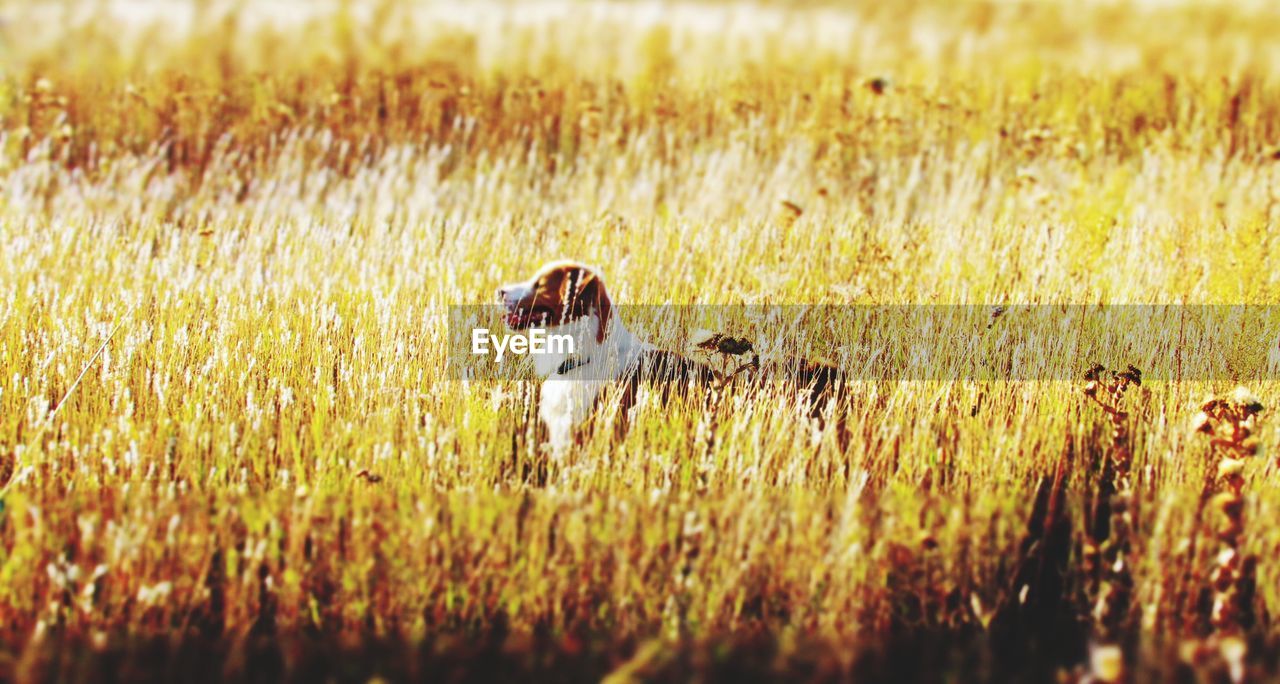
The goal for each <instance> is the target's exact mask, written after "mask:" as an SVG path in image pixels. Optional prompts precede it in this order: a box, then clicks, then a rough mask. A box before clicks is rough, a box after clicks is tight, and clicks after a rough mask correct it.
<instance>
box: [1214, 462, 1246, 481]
mask: <svg viewBox="0 0 1280 684" xmlns="http://www.w3.org/2000/svg"><path fill="white" fill-rule="evenodd" d="M1242 472H1244V461H1242V460H1240V459H1238V458H1224V459H1222V461H1220V462H1219V463H1218V478H1219V479H1223V480H1227V479H1231V478H1235V477H1240V474H1241V473H1242Z"/></svg>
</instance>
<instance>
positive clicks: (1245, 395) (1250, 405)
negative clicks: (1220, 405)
mask: <svg viewBox="0 0 1280 684" xmlns="http://www.w3.org/2000/svg"><path fill="white" fill-rule="evenodd" d="M1231 404H1232V405H1233V406H1235V407H1236V408H1239V409H1243V410H1244V412H1245V413H1246V414H1253V413H1260V412H1261V411H1262V400H1261V399H1259V398H1258V396H1257V395H1256V394H1254V393H1253V392H1251V391H1250V390H1249V388H1247V387H1245V386H1243V385H1241V386H1240V387H1237V388H1236V389H1235V391H1233V392H1232V393H1231Z"/></svg>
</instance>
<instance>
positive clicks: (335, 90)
mask: <svg viewBox="0 0 1280 684" xmlns="http://www.w3.org/2000/svg"><path fill="white" fill-rule="evenodd" d="M0 8H2V9H0V18H2V19H3V21H4V23H3V28H0V56H2V57H3V60H4V61H3V64H4V66H3V71H0V233H2V234H3V240H0V250H2V253H0V360H2V362H0V368H2V370H3V372H0V446H2V447H3V451H2V452H0V458H2V459H3V461H2V462H0V476H3V477H0V480H2V481H3V483H4V484H3V485H2V486H3V487H4V493H3V499H2V501H3V512H2V513H0V516H2V517H0V678H6V679H8V678H44V677H51V676H65V677H70V678H80V677H87V676H90V675H91V674H92V671H93V668H95V667H100V666H101V667H116V666H121V667H126V668H143V669H144V668H146V667H148V666H151V665H154V664H155V663H156V662H157V660H156V659H157V658H162V659H163V662H165V663H167V665H164V667H168V668H170V669H169V670H168V671H169V672H170V673H175V672H179V671H181V672H203V673H205V674H209V673H225V674H228V675H231V676H237V675H244V674H246V673H252V672H266V673H273V672H274V673H280V674H283V673H286V672H287V673H291V675H292V676H296V677H299V678H306V677H307V676H308V674H307V673H309V672H312V673H314V672H315V671H316V670H315V669H309V668H326V667H327V668H336V670H335V671H341V672H347V673H348V674H349V675H350V676H357V675H359V676H368V675H370V674H382V675H384V676H395V675H397V674H399V675H403V676H412V675H416V676H422V675H424V674H429V673H434V672H453V673H455V674H456V673H462V674H464V675H472V676H484V675H487V674H493V673H494V672H504V673H507V674H508V675H510V674H511V673H513V672H542V673H547V672H551V671H558V672H561V673H564V672H571V673H576V674H577V675H578V676H599V675H602V674H604V673H607V672H610V671H614V670H618V671H619V674H621V675H628V676H638V677H646V676H649V677H652V676H659V677H660V676H669V677H684V676H690V675H691V674H693V673H702V674H710V675H715V674H720V675H723V676H728V675H729V674H732V673H734V672H736V671H738V669H741V670H745V671H751V672H755V673H769V672H775V673H777V672H781V671H783V670H786V671H796V670H794V668H800V667H806V668H811V671H813V672H815V673H818V675H819V676H826V675H832V676H835V675H840V674H849V673H863V672H866V673H879V674H881V675H885V674H895V675H902V676H912V675H916V676H923V677H934V676H939V675H940V674H942V673H946V672H953V673H957V674H959V675H960V676H967V677H984V676H1018V675H1028V674H1032V675H1040V676H1048V675H1049V674H1052V673H1056V672H1059V671H1063V672H1068V673H1070V672H1072V671H1075V670H1074V669H1075V668H1087V667H1089V665H1088V653H1087V648H1088V645H1089V643H1090V642H1091V641H1092V640H1094V639H1095V638H1101V637H1100V636H1099V635H1095V634H1093V633H1092V632H1091V631H1090V630H1091V627H1090V624H1089V620H1090V618H1089V616H1090V612H1091V611H1092V609H1093V605H1094V601H1093V599H1094V597H1093V596H1091V589H1090V588H1089V587H1088V586H1087V584H1088V577H1087V576H1086V573H1085V572H1084V570H1083V568H1084V567H1085V565H1084V560H1083V556H1084V545H1085V544H1087V543H1089V541H1090V539H1091V537H1090V536H1089V534H1090V532H1089V531H1088V529H1087V521H1086V516H1087V511H1088V510H1089V508H1090V505H1091V504H1092V503H1094V502H1095V501H1096V500H1097V497H1098V492H1099V491H1102V489H1101V488H1103V487H1104V486H1105V484H1104V482H1105V476H1104V473H1103V470H1104V466H1105V463H1106V462H1107V459H1108V456H1107V453H1108V450H1110V449H1111V448H1112V445H1111V437H1110V435H1109V432H1108V427H1109V426H1108V421H1107V419H1106V417H1105V416H1103V415H1102V414H1101V413H1099V412H1098V411H1096V410H1095V409H1094V408H1093V407H1091V406H1090V405H1089V403H1088V401H1087V399H1086V397H1085V396H1084V395H1083V394H1081V392H1080V387H1079V386H1076V385H1075V384H1073V383H1069V382H1061V381H1043V382H1020V383H1003V382H997V383H959V382H956V383H937V382H903V383H898V384H883V383H882V384H875V383H869V384H868V385H867V386H866V387H865V388H861V389H862V390H863V391H860V392H859V393H858V396H857V398H856V399H855V401H854V410H853V415H851V416H850V419H849V428H850V430H851V431H852V432H853V434H854V435H855V436H856V437H855V440H854V446H853V448H852V450H851V452H850V453H848V454H844V455H842V454H837V453H835V444H834V440H831V439H823V438H820V437H814V435H813V432H814V431H813V428H812V426H810V425H808V424H807V423H805V422H803V421H801V420H800V419H798V418H797V417H796V416H794V415H792V412H791V411H789V410H787V407H786V405H785V402H784V400H783V398H782V397H779V398H778V401H776V402H772V403H767V404H764V405H760V404H753V405H747V404H741V403H734V401H733V400H732V398H731V399H730V400H728V401H726V402H725V403H724V404H723V405H722V406H721V408H720V409H719V410H720V411H721V412H722V413H723V414H724V415H723V416H722V417H721V418H722V419H721V420H719V421H718V424H717V426H716V430H715V439H709V438H708V436H707V433H708V427H707V426H708V424H709V423H708V421H709V418H708V417H707V416H706V415H705V414H704V413H702V412H701V411H699V410H695V408H694V406H693V405H692V404H689V405H685V404H677V405H675V406H672V407H669V408H666V409H659V408H656V407H652V406H650V407H647V408H643V409H642V411H641V413H640V415H639V416H638V419H637V423H636V425H635V427H634V429H633V430H632V431H631V433H630V434H629V435H628V436H627V437H626V439H625V440H624V441H622V442H615V441H614V440H612V439H611V438H610V436H609V435H606V434H596V435H594V436H593V437H592V438H591V439H590V440H589V441H588V443H587V444H586V445H585V446H584V447H583V448H582V449H580V450H579V452H578V453H577V454H576V455H575V456H574V458H573V459H571V460H570V462H568V463H566V464H564V465H563V466H562V467H558V468H556V469H554V471H553V472H551V473H549V474H548V479H547V480H546V481H545V482H542V483H536V482H533V481H532V480H531V478H530V476H529V473H530V472H532V471H534V470H537V468H538V467H539V465H540V457H539V454H538V452H537V448H536V444H535V440H534V434H533V426H532V425H531V424H530V422H529V403H530V402H531V401H532V400H533V398H532V387H531V385H530V384H529V383H516V384H503V385H494V384H492V383H490V384H485V383H473V384H468V383H464V382H460V381H456V380H450V379H449V378H448V377H447V376H446V374H445V371H444V359H445V356H446V350H445V339H446V331H445V329H444V328H445V313H444V312H445V307H446V306H447V305H450V304H457V303H466V302H477V301H487V300H488V298H489V296H490V293H491V292H492V291H493V288H494V286H495V285H496V284H497V283H500V282H502V281H504V280H510V279H512V278H514V277H523V276H524V275H526V274H527V273H529V272H530V271H531V270H532V269H533V268H535V267H536V266H537V265H539V264H540V263H541V262H542V261H544V260H549V259H551V258H555V257H561V256H572V257H576V258H579V259H583V260H586V261H588V262H590V263H593V264H597V265H599V266H600V267H602V269H603V271H604V273H605V276H606V278H607V280H608V283H609V286H610V288H611V291H612V292H613V294H614V297H615V299H616V300H618V301H621V302H628V303H642V302H649V303H662V302H675V303H691V302H698V303H725V304H737V303H762V302H768V303H784V302H813V303H830V304H853V303H877V304H881V303H1014V302H1028V303H1036V302H1076V303H1097V302H1112V303H1114V302H1161V303H1214V302H1225V303H1246V302H1247V303H1264V302H1275V301H1277V299H1280V270H1277V269H1276V268H1275V266H1274V264H1275V263H1276V254H1277V253H1278V251H1280V243H1277V239H1278V238H1277V237H1276V235H1277V233H1276V231H1275V230H1274V228H1275V226H1276V222H1277V220H1278V219H1280V207H1278V205H1277V199H1278V197H1280V195H1278V191H1277V188H1280V84H1278V83H1277V73H1276V71H1275V65H1276V64H1277V63H1280V48H1278V47H1277V45H1278V44H1277V43H1276V42H1275V40H1274V36H1275V35H1277V32H1280V13H1276V12H1275V11H1274V10H1272V9H1271V8H1269V7H1267V6H1265V5H1247V4H1242V5H1233V4H1227V3H1215V4H1208V5H1205V4H1197V3H1169V4H1141V3H1136V4H1114V3H1097V4H1091V3H1086V4H1076V3H1061V4H1059V3H1027V4H1013V3H1011V4H1000V3H981V2H963V3H940V2H938V3H935V2H930V1H926V0H916V1H912V2H899V3H890V4H881V3H854V4H852V5H850V6H848V7H840V8H837V7H828V6H825V5H817V4H815V5H810V4H806V3H795V4H791V3H778V4H763V5H742V4H726V3H706V4H676V5H663V6H661V8H659V6H656V5H646V4H640V3H637V4H627V3H610V4H604V5H579V4H574V3H539V4H534V5H528V4H518V5H506V4H493V5H481V6H475V7H468V8H466V9H462V8H458V7H449V6H435V5H427V6H418V5H411V4H408V3H404V4H401V3H396V2H381V3H374V4H371V5H360V6H356V5H354V4H351V3H345V2H337V3H332V4H312V3H306V4H292V3H283V2H282V3H269V4H266V5H262V6H257V5H254V6H252V7H250V6H247V5H246V6H244V7H239V6H236V7H233V8H225V7H220V6H218V5H217V4H216V3H199V2H197V3H191V4H182V5H179V4H156V5H149V4H146V3H125V2H109V1H108V2H84V3H80V2H69V3H63V4H58V5H41V6H36V7H29V6H26V5H24V4H19V3H7V4H4V5H0ZM784 201H785V202H787V203H789V204H783V202H784ZM1005 323H1008V324H1016V323H1015V322H1013V321H1006V322H1003V323H1002V324H1005ZM1268 339H1270V338H1268ZM1259 344H1264V341H1263V340H1260V341H1259ZM99 349H101V353H100V354H99V353H98V351H99ZM1200 351H1201V350H1195V349H1187V350H1185V355H1186V357H1187V359H1188V361H1187V363H1188V364H1195V363H1197V361H1196V357H1197V354H1198V353H1199V352H1200ZM1091 361H1093V359H1081V362H1080V363H1081V372H1082V373H1083V371H1084V370H1085V369H1086V368H1087V367H1088V364H1089V362H1091ZM1102 361H1104V362H1105V363H1108V364H1110V365H1121V366H1122V365H1123V364H1124V363H1126V362H1128V361H1129V360H1128V359H1122V358H1116V359H1102ZM82 372H83V377H82V378H80V375H81V373H82ZM77 379H79V382H78V384H77ZM1239 382H1243V383H1246V384H1248V385H1250V386H1251V387H1252V388H1253V389H1254V390H1255V391H1257V392H1258V394H1259V395H1260V396H1261V397H1262V400H1263V402H1264V403H1265V404H1267V405H1268V406H1270V405H1271V404H1272V403H1274V401H1275V399H1274V398H1275V397H1277V396H1280V386H1277V384H1276V383H1275V382H1274V381H1272V380H1268V379H1265V378H1259V377H1232V378H1228V377H1224V378H1222V379H1221V381H1219V382H1212V383H1211V382H1203V383H1201V382H1178V383H1150V382H1148V383H1146V384H1144V385H1143V386H1142V387H1140V388H1134V389H1131V390H1130V391H1129V394H1128V396H1127V398H1126V404H1125V406H1126V410H1127V411H1129V412H1130V413H1131V417H1130V418H1129V421H1128V423H1127V424H1126V425H1127V430H1128V434H1129V435H1130V438H1131V447H1130V449H1131V460H1130V462H1129V463H1128V464H1127V468H1128V472H1129V478H1130V482H1129V486H1130V487H1131V489H1128V490H1126V492H1127V497H1128V498H1127V501H1128V504H1127V505H1128V506H1130V507H1132V508H1131V510H1134V511H1137V513H1135V519H1134V526H1133V528H1132V529H1130V530H1128V535H1129V540H1130V541H1129V546H1128V548H1127V550H1126V552H1125V558H1126V559H1127V560H1126V562H1127V563H1128V566H1129V569H1128V576H1129V578H1130V579H1131V582H1132V588H1131V592H1130V598H1129V602H1130V603H1129V606H1128V611H1127V614H1128V615H1129V616H1130V617H1131V618H1132V619H1129V620H1127V621H1125V622H1124V623H1123V624H1122V625H1119V626H1117V627H1116V629H1114V630H1110V631H1109V632H1108V633H1107V634H1106V640H1107V641H1108V643H1113V642H1114V643H1115V644H1118V645H1119V648H1120V652H1121V655H1122V657H1123V658H1124V660H1125V662H1126V663H1127V665H1126V666H1125V669H1127V670H1129V671H1131V672H1137V673H1147V676H1156V675H1157V674H1165V675H1167V674H1170V673H1172V672H1173V671H1174V670H1176V669H1178V668H1183V667H1189V668H1193V669H1197V668H1198V669H1199V671H1202V672H1208V671H1210V670H1211V669H1212V668H1214V667H1218V666H1219V665H1215V662H1216V661H1213V660H1212V659H1211V658H1207V657H1200V656H1196V655H1195V654H1196V653H1199V652H1200V650H1203V649H1200V650H1196V649H1191V650H1190V651H1188V649H1187V648H1184V644H1185V643H1193V642H1194V643H1199V641H1198V640H1202V639H1207V638H1209V637H1210V636H1211V634H1210V632H1211V626H1210V625H1209V624H1208V623H1207V622H1205V621H1204V620H1198V618H1197V616H1198V615H1199V612H1198V611H1201V608H1202V607H1200V606H1199V603H1203V602H1204V601H1205V600H1209V601H1210V602H1212V588H1211V587H1210V586H1209V580H1208V578H1207V577H1204V576H1201V575H1202V574H1203V573H1202V571H1203V568H1205V567H1208V566H1207V564H1206V561H1205V558H1204V557H1203V555H1204V554H1205V553H1209V549H1212V548H1215V546H1214V545H1215V543H1216V542H1214V541H1213V539H1212V531H1211V529H1210V527H1211V522H1210V517H1211V513H1212V511H1206V510H1205V507H1206V506H1207V505H1208V504H1207V503H1206V502H1205V497H1206V496H1207V495H1206V494H1205V492H1206V491H1209V490H1208V489H1207V488H1206V484H1205V483H1206V482H1207V481H1210V480H1212V479H1213V478H1214V477H1216V475H1215V473H1216V471H1217V468H1218V464H1217V462H1216V461H1215V460H1214V457H1213V456H1212V455H1211V453H1210V451H1209V448H1208V447H1207V446H1206V445H1205V444H1204V443H1203V440H1200V439H1197V438H1196V437H1195V436H1194V435H1193V434H1192V432H1191V431H1190V430H1189V429H1188V428H1187V421H1189V420H1190V419H1191V417H1192V415H1194V414H1195V412H1196V410H1197V409H1196V406H1198V405H1199V401H1200V399H1201V397H1202V396H1203V395H1204V394H1205V393H1207V392H1225V391H1228V390H1230V389H1231V387H1233V386H1234V385H1235V384H1237V383H1239ZM1080 384H1081V385H1083V381H1082V382H1081V383H1080ZM55 408H56V412H55ZM1275 425H1276V423H1275V422H1271V423H1270V425H1268V422H1267V421H1266V414H1265V413H1264V414H1262V420H1261V421H1260V422H1259V426H1258V428H1257V430H1256V436H1257V438H1258V439H1259V441H1260V443H1261V455H1260V456H1257V457H1254V458H1250V459H1246V462H1245V464H1244V465H1243V470H1242V472H1241V473H1239V474H1238V476H1239V477H1240V478H1242V482H1243V485H1242V487H1240V490H1241V491H1242V492H1243V495H1242V498H1243V503H1242V504H1241V506H1242V508H1243V510H1244V513H1243V515H1244V518H1245V519H1247V520H1249V521H1252V522H1250V524H1249V525H1248V527H1247V531H1246V532H1245V533H1244V534H1242V535H1241V538H1240V539H1239V540H1238V541H1236V542H1235V546H1234V548H1236V549H1238V551H1239V553H1240V554H1241V556H1242V557H1244V556H1256V557H1257V558H1259V559H1261V560H1260V561H1259V563H1258V565H1257V568H1256V572H1257V582H1256V586H1257V591H1256V597H1255V599H1256V601H1257V602H1258V605H1259V606H1262V607H1264V608H1266V607H1269V608H1270V609H1271V610H1274V609H1275V608H1276V606H1278V605H1280V596H1278V595H1277V587H1280V575H1278V574H1277V569H1276V567H1275V566H1274V563H1271V562H1270V560H1269V559H1271V558H1273V557H1274V556H1275V551H1276V550H1277V548H1280V533H1277V532H1276V531H1275V530H1274V529H1273V528H1272V527H1269V526H1268V525H1266V524H1265V523H1263V522H1262V521H1266V520H1271V519H1275V517H1276V516H1277V514H1280V497H1278V496H1277V494H1276V491H1277V490H1276V487H1275V486H1274V485H1275V483H1276V479H1275V478H1276V474H1275V467H1274V465H1273V463H1274V454H1273V453H1270V452H1268V449H1272V450H1273V449H1275V448H1276V446H1277V442H1278V441H1280V438H1278V436H1277V432H1276V427H1275ZM832 465H837V466H839V467H829V466H832ZM1203 597H1209V598H1208V599H1205V598H1203ZM1266 614H1267V613H1266V610H1265V609H1264V610H1262V611H1260V612H1259V615H1261V616H1263V617H1261V618H1259V619H1258V620H1256V621H1255V622H1254V624H1252V625H1250V626H1248V628H1247V629H1245V628H1244V627H1241V630H1242V631H1241V633H1242V634H1243V635H1244V642H1245V643H1247V644H1248V654H1247V658H1246V662H1247V667H1248V668H1249V671H1250V672H1255V673H1259V674H1262V673H1269V674H1270V675H1271V676H1275V673H1276V659H1275V657H1274V654H1275V652H1276V648H1277V641H1278V640H1280V632H1277V629H1276V627H1275V625H1274V624H1272V623H1271V622H1270V621H1269V619H1267V618H1266V617H1265V616H1266ZM1055 635H1058V636H1055ZM157 638H158V639H159V640H157ZM156 644H160V645H159V646H157V645H156ZM342 649H352V650H353V652H356V653H358V654H360V656H361V657H359V658H356V659H353V660H349V661H339V660H335V658H336V656H335V655H334V654H335V653H338V652H342ZM1187 653H1191V655H1192V656H1195V657H1190V656H1186V654H1187ZM1095 660H1097V659H1095ZM121 663H123V664H124V665H120V664H121ZM317 663H319V664H318V665H317ZM1112 665H1113V663H1110V662H1108V663H1107V664H1106V666H1105V667H1101V668H1100V667H1099V666H1098V665H1097V664H1096V663H1095V665H1094V666H1093V667H1094V669H1095V674H1100V675H1107V676H1110V675H1113V674H1115V671H1114V669H1113V667H1112ZM198 668H202V669H198ZM343 668H347V669H343ZM502 668H507V669H502ZM735 668H737V669H735ZM1099 669H1102V670H1103V671H1102V672H1100V673H1099V672H1097V670H1099ZM131 671H133V670H129V669H125V670H124V672H126V674H127V673H128V672H131Z"/></svg>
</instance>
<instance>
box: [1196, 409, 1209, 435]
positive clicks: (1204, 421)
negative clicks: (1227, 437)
mask: <svg viewBox="0 0 1280 684" xmlns="http://www.w3.org/2000/svg"><path fill="white" fill-rule="evenodd" d="M1191 432H1193V433H1196V432H1203V433H1204V434H1206V435H1212V434H1213V419H1211V418H1210V417H1209V414H1207V413H1205V412H1204V411H1200V412H1198V413H1196V414H1195V415H1194V416H1192V417H1191Z"/></svg>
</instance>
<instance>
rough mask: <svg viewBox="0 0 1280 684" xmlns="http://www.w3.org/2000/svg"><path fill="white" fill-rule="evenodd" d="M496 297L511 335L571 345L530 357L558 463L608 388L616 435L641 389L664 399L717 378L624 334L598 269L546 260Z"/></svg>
mask: <svg viewBox="0 0 1280 684" xmlns="http://www.w3.org/2000/svg"><path fill="white" fill-rule="evenodd" d="M497 295H498V299H499V301H500V302H501V304H502V307H503V314H504V323H505V324H506V326H507V327H508V328H510V329H511V330H515V331H525V330H530V329H534V328H538V329H543V330H545V331H546V332H547V333H548V334H554V335H567V336H569V337H571V338H572V339H573V341H574V344H573V345H572V348H573V353H571V354H570V353H567V352H564V351H563V350H559V351H554V352H551V353H546V354H536V355H534V356H533V365H534V372H535V373H536V374H537V376H538V377H539V378H541V379H542V384H541V388H540V393H539V399H538V417H539V419H540V420H541V421H542V423H543V424H544V425H545V426H546V428H547V443H548V446H549V449H550V451H551V455H552V456H553V458H556V459H559V458H562V457H563V456H564V455H565V454H566V453H567V452H568V450H569V449H570V447H571V446H572V445H573V444H574V443H575V442H577V441H580V438H581V437H582V435H583V432H584V429H585V428H586V426H587V425H588V424H589V421H590V419H591V417H592V416H593V414H594V413H595V412H596V409H597V408H598V406H599V404H600V403H601V401H602V400H603V398H604V397H605V396H606V394H607V393H608V391H609V390H611V389H612V390H615V391H617V392H618V394H617V398H618V402H619V412H618V416H617V418H616V419H615V424H614V427H615V431H617V432H618V433H619V434H625V432H626V430H627V427H628V424H629V418H628V416H629V413H630V409H631V408H632V407H633V406H634V405H635V404H636V402H637V399H638V397H639V394H640V390H641V387H642V386H646V385H647V386H656V387H658V388H660V392H661V395H662V396H663V398H670V396H671V394H673V393H674V392H678V391H685V390H687V389H688V388H691V387H693V386H704V387H711V386H713V384H714V382H715V380H716V378H717V375H716V373H715V372H714V371H713V370H712V369H710V368H709V367H707V366H706V365H705V364H701V363H698V362H695V361H693V360H691V359H689V358H687V357H686V356H684V355H681V354H678V353H676V352H673V351H669V350H665V349H659V348H658V347H656V346H654V345H652V344H650V343H648V342H646V341H644V340H641V339H640V338H639V337H637V336H636V335H635V334H633V333H632V332H631V331H630V330H628V329H627V327H626V325H624V324H623V322H622V320H621V318H620V317H619V316H618V312H617V310H616V309H615V308H614V305H613V300H612V299H611V298H610V296H609V290H608V288H607V287H606V286H605V284H604V280H603V278H602V277H601V275H600V273H599V271H597V270H596V269H594V268H592V267H590V266H587V265H585V264H582V263H579V262H576V261H571V260H562V261H553V262H550V263H548V264H546V265H544V266H543V267H542V268H540V269H538V271H537V272H536V273H534V275H533V277H532V278H530V279H528V280H525V281H522V282H517V283H510V284H507V285H503V286H502V287H500V288H499V289H498V293H497Z"/></svg>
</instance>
